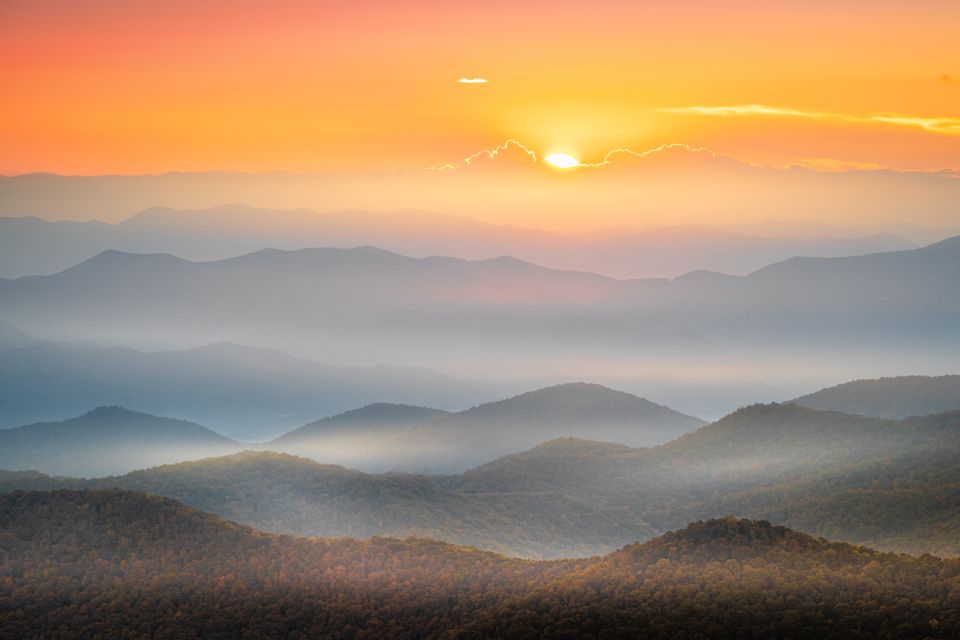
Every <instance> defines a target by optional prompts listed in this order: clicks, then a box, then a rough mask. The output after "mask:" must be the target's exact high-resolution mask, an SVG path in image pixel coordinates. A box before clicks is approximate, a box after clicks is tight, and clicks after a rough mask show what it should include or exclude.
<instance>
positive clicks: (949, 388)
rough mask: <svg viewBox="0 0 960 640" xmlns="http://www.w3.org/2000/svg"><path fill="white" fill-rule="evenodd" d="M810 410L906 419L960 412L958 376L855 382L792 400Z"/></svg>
mask: <svg viewBox="0 0 960 640" xmlns="http://www.w3.org/2000/svg"><path fill="white" fill-rule="evenodd" d="M791 402H795V403H797V404H800V405H803V406H805V407H811V408H813V409H832V410H834V411H843V412H844V413H858V414H861V415H865V416H878V417H881V418H892V419H899V418H906V417H908V416H922V415H927V414H931V413H943V412H945V411H954V410H957V409H960V375H949V376H898V377H894V378H879V379H876V380H855V381H853V382H846V383H844V384H839V385H836V386H834V387H829V388H827V389H821V390H820V391H817V392H815V393H810V394H807V395H805V396H800V397H799V398H795V399H794V400H792V401H791Z"/></svg>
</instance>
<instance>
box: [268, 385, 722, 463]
mask: <svg viewBox="0 0 960 640" xmlns="http://www.w3.org/2000/svg"><path fill="white" fill-rule="evenodd" d="M703 424H704V423H703V421H701V420H699V419H697V418H693V417H690V416H687V415H684V414H681V413H678V412H676V411H674V410H672V409H670V408H668V407H664V406H662V405H658V404H655V403H653V402H650V401H649V400H646V399H644V398H639V397H637V396H634V395H632V394H629V393H624V392H622V391H616V390H613V389H609V388H607V387H603V386H601V385H597V384H585V383H572V384H561V385H555V386H552V387H547V388H544V389H538V390H536V391H531V392H528V393H524V394H521V395H518V396H514V397H511V398H507V399H505V400H500V401H497V402H491V403H487V404H482V405H479V406H476V407H473V408H471V409H467V410H465V411H460V412H458V413H447V412H439V411H433V410H429V409H424V408H422V407H408V406H403V405H385V404H376V405H371V406H368V407H364V408H362V409H358V410H356V411H350V412H347V413H344V414H341V415H338V416H333V417H331V418H327V419H323V420H319V421H316V422H313V423H310V424H307V425H305V426H303V427H301V428H299V429H296V430H294V431H292V432H290V433H288V434H285V435H283V436H281V437H280V438H277V439H275V440H273V441H271V442H268V443H267V444H266V446H267V447H269V448H271V449H277V450H281V451H286V452H289V453H293V454H296V455H304V456H309V457H312V458H315V459H317V460H319V461H321V462H326V461H333V462H337V463H339V464H346V465H351V466H359V467H361V468H364V469H368V470H369V469H373V470H398V469H405V470H429V471H434V472H435V471H437V470H440V471H443V472H461V471H463V470H464V469H467V468H469V467H470V466H473V465H476V464H480V463H483V462H487V461H489V460H492V459H494V458H497V457H499V456H502V455H505V454H509V453H516V452H518V451H522V450H524V449H527V448H529V447H533V446H536V445H537V444H539V443H541V442H544V441H546V440H552V439H555V438H563V437H579V438H590V439H595V440H606V441H611V442H623V443H626V444H629V445H633V446H652V445H657V444H663V443H664V442H667V441H669V440H672V439H674V438H676V437H678V436H680V435H682V434H684V433H688V432H690V431H693V430H694V429H696V428H698V427H700V426H702V425H703Z"/></svg>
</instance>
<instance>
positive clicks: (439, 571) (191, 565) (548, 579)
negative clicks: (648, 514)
mask: <svg viewBox="0 0 960 640" xmlns="http://www.w3.org/2000/svg"><path fill="white" fill-rule="evenodd" d="M0 550H2V553H3V557H2V558H0V561H2V566H3V568H4V569H3V577H2V578H0V620H2V621H3V624H2V625H0V637H2V638H11V639H13V638H73V637H86V638H106V637H123V638H224V639H227V638H296V639H300V638H314V637H324V638H370V639H373V638H450V639H452V638H456V639H468V638H469V639H480V638H491V637H497V638H518V639H519V638H541V637H551V638H651V639H652V638H766V637H793V638H810V639H814V638H825V639H833V638H836V639H841V638H876V637H895V638H918V639H919V638H952V637H956V634H957V633H958V632H960V561H958V560H943V559H939V558H936V557H932V556H922V557H911V556H906V555H896V554H889V553H880V552H877V551H872V550H870V549H867V548H864V547H858V546H854V545H849V544H838V543H831V542H828V541H826V540H824V539H822V538H815V537H812V536H809V535H806V534H802V533H798V532H796V531H793V530H790V529H787V528H785V527H780V526H774V525H772V524H770V523H769V522H766V521H750V520H742V519H736V518H732V517H730V518H723V519H712V520H708V521H698V522H695V523H693V524H691V525H689V526H688V527H686V528H684V529H681V530H679V531H676V532H672V533H668V534H665V535H663V536H660V537H657V538H655V539H653V540H651V541H649V542H646V543H643V544H633V545H629V546H625V547H624V548H622V549H620V550H618V551H616V552H614V553H611V554H608V555H606V556H603V557H593V558H587V559H579V560H562V561H529V560H520V559H511V558H505V557H503V556H499V555H496V554H493V553H488V552H481V551H477V550H474V549H470V548H464V547H459V546H454V545H449V544H444V543H440V542H436V541H432V540H424V539H416V538H410V539H405V540H399V539H390V538H371V539H369V540H365V541H361V540H355V539H348V538H341V539H322V538H298V537H290V536H281V535H273V534H265V533H261V532H258V531H255V530H253V529H250V528H247V527H244V526H240V525H236V524H233V523H229V522H226V521H224V520H221V519H220V518H217V517H215V516H211V515H208V514H203V513H200V512H198V511H196V510H193V509H190V508H188V507H185V506H184V505H182V504H180V503H177V502H175V501H172V500H169V499H165V498H160V497H157V496H149V495H145V494H142V493H137V492H128V491H121V490H115V489H113V490H80V491H74V490H58V491H50V492H12V493H7V494H3V495H2V496H0Z"/></svg>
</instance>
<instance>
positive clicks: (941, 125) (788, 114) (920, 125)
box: [658, 104, 960, 136]
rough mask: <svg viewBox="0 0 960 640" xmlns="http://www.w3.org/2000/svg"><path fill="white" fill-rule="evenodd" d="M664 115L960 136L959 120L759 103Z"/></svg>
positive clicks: (668, 110) (681, 110) (685, 109)
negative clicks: (840, 124)
mask: <svg viewBox="0 0 960 640" xmlns="http://www.w3.org/2000/svg"><path fill="white" fill-rule="evenodd" d="M658 111H661V112H664V113H686V114H695V115H702V116H751V115H760V116H773V117H783V118H803V119H806V120H823V121H832V122H851V123H857V124H880V125H892V126H899V127H911V128H914V129H922V130H924V131H927V132H929V133H938V134H942V135H949V136H958V135H960V118H924V117H920V116H909V115H904V114H900V113H873V114H867V115H857V114H849V113H835V112H831V111H807V110H804V109H790V108H784V107H769V106H766V105H762V104H742V105H732V106H691V107H666V108H662V109H658Z"/></svg>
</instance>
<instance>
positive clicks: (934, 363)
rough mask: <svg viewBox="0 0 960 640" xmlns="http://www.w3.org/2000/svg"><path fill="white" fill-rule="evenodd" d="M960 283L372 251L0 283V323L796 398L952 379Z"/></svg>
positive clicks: (853, 266)
mask: <svg viewBox="0 0 960 640" xmlns="http://www.w3.org/2000/svg"><path fill="white" fill-rule="evenodd" d="M958 277H960V237H957V238H952V239H949V240H946V241H943V242H940V243H938V244H935V245H931V246H929V247H925V248H922V249H915V250H909V251H897V252H889V253H878V254H871V255H867V256H860V257H850V258H792V259H789V260H786V261H784V262H780V263H777V264H774V265H771V266H768V267H765V268H763V269H760V270H758V271H755V272H753V273H751V274H750V275H748V276H742V277H737V276H724V275H720V274H715V273H710V272H694V273H690V274H687V275H684V276H682V277H680V278H676V279H674V280H672V281H667V280H658V279H648V280H616V279H612V278H606V277H603V276H599V275H596V274H588V273H580V272H568V271H557V270H551V269H546V268H543V267H538V266H535V265H532V264H529V263H525V262H522V261H519V260H516V259H512V258H497V259H493V260H482V261H473V262H471V261H464V260H460V259H454V258H423V259H414V258H408V257H404V256H400V255H397V254H393V253H389V252H386V251H383V250H380V249H375V248H371V247H363V248H356V249H305V250H300V251H291V252H284V251H278V250H266V251H260V252H257V253H253V254H248V255H245V256H241V257H237V258H231V259H227V260H222V261H214V262H189V261H185V260H182V259H179V258H175V257H173V256H169V255H133V254H125V253H121V252H116V251H108V252H104V253H102V254H100V255H98V256H97V257H95V258H92V259H90V260H88V261H86V262H83V263H81V264H79V265H77V266H75V267H72V268H70V269H68V270H66V271H63V272H61V273H58V274H55V275H51V276H31V277H25V278H19V279H16V280H0V317H3V318H4V319H5V320H6V321H8V322H10V323H12V324H14V325H17V326H29V327H30V329H31V332H33V333H35V334H36V335H38V336H41V337H43V338H46V339H56V340H67V341H81V342H82V341H94V342H98V343H103V344H112V345H125V346H132V347H139V348H170V347H178V348H186V347H192V346H197V345H201V344H205V343H209V342H216V341H223V340H228V341H231V342H237V343H240V344H254V345H259V346H265V347H271V348H277V349H281V350H286V351H289V352H295V353H297V354H298V355H301V356H303V357H308V358H316V359H318V360H321V361H326V362H335V363H342V364H351V365H356V364H371V363H375V362H391V363H393V364H398V365H417V366H427V367H430V368H433V369H437V370H441V371H445V372H450V373H454V374H456V375H460V376H467V377H487V378H493V379H496V378H498V377H500V376H502V375H503V372H504V370H509V371H510V372H511V373H512V374H513V375H514V376H526V377H537V376H544V375H568V376H576V377H578V378H579V377H584V376H588V377H592V376H593V375H595V374H598V375H599V374H601V373H602V374H606V375H611V374H612V372H617V373H620V374H622V372H624V371H628V370H629V368H634V370H635V368H636V367H637V363H638V362H641V363H643V366H644V368H645V369H646V371H661V372H663V373H666V374H678V375H679V374H680V373H682V372H684V371H691V370H703V369H704V368H708V369H709V368H712V367H717V366H720V365H721V364H722V363H725V362H728V361H729V358H730V357H731V356H732V355H733V354H735V355H736V357H737V358H738V361H740V362H742V363H744V366H747V364H749V365H750V366H749V370H750V371H751V372H753V375H756V376H765V377H766V378H767V379H769V380H773V381H776V380H786V381H792V384H794V386H795V385H796V382H797V377H798V376H799V377H800V378H801V379H804V380H808V381H809V380H818V379H823V378H824V377H826V376H827V375H831V376H834V379H836V378H835V377H836V376H838V375H839V376H847V377H848V378H855V377H862V374H863V372H864V371H865V370H869V371H871V372H873V373H874V374H875V372H877V371H880V372H883V371H885V370H894V369H895V368H899V370H901V371H902V370H903V369H904V368H923V369H925V370H926V371H929V372H932V373H939V372H946V371H949V370H951V369H952V366H953V363H955V362H956V359H955V356H956V355H957V352H958V351H960V331H958V327H960V303H958V302H957V301H956V296H954V295H952V293H953V290H954V285H955V282H956V280H957V278H958ZM840 354H845V357H843V358H838V355H840ZM784 357H789V358H790V359H791V364H790V366H789V367H785V366H784V364H783V359H784ZM506 363H509V365H507V366H505V365H506Z"/></svg>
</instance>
